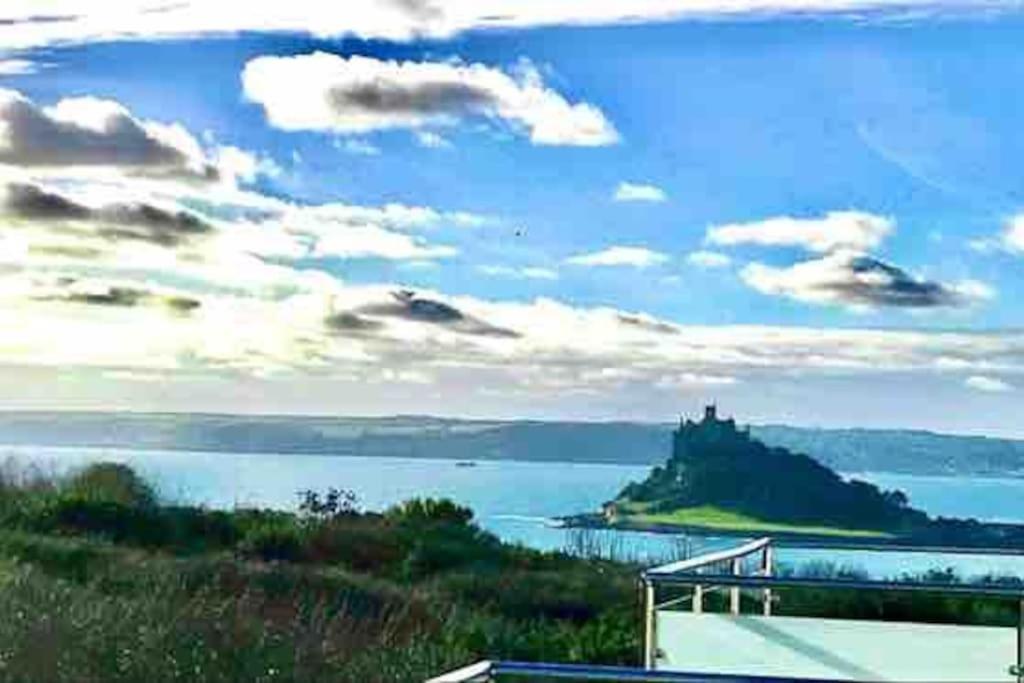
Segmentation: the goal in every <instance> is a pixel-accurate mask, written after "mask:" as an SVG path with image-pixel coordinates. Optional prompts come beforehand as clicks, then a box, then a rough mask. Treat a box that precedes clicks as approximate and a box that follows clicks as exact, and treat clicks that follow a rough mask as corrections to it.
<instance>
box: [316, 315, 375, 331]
mask: <svg viewBox="0 0 1024 683" xmlns="http://www.w3.org/2000/svg"><path fill="white" fill-rule="evenodd" d="M324 322H325V323H326V325H327V327H328V329H330V330H333V331H335V332H347V333H351V334H365V333H368V332H375V331H376V330H379V329H380V328H382V327H384V324H383V323H381V322H379V321H377V320H371V319H369V318H364V317H363V316H361V315H357V314H355V313H352V312H350V311H344V312H341V313H332V314H331V315H329V316H327V318H326V320H325V321H324Z"/></svg>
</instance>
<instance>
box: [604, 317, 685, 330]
mask: <svg viewBox="0 0 1024 683" xmlns="http://www.w3.org/2000/svg"><path fill="white" fill-rule="evenodd" d="M617 317H618V319H619V322H620V323H622V324H623V325H628V326H629V327H636V328H639V329H641V330H647V331H648V332H657V333H658V334H678V333H679V330H678V328H676V327H675V326H673V325H669V324H668V323H663V322H660V321H658V320H648V319H647V318H642V317H640V316H637V315H630V314H628V313H619V314H618V315H617Z"/></svg>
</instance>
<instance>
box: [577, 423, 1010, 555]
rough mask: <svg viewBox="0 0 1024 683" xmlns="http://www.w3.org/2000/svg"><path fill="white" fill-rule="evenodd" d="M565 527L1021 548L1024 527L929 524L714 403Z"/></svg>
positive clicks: (895, 497) (899, 498) (887, 495)
mask: <svg viewBox="0 0 1024 683" xmlns="http://www.w3.org/2000/svg"><path fill="white" fill-rule="evenodd" d="M564 521H565V522H566V523H567V524H568V525H570V526H598V527H605V528H620V529H634V530H645V531H664V532H672V533H678V532H679V531H687V532H697V533H716V534H736V535H754V534H771V535H773V536H775V537H777V538H781V539H785V538H787V537H792V538H795V539H800V540H804V541H807V540H827V541H829V542H844V541H845V542H860V543H864V542H870V543H905V544H915V545H945V546H949V545H961V546H971V547H1007V546H1018V547H1019V546H1021V545H1024V526H1021V525H1012V524H994V523H981V522H978V521H976V520H962V519H945V518H939V519H934V518H931V517H929V516H928V514H927V513H925V512H924V511H921V510H918V509H915V508H913V507H911V505H910V501H909V500H908V498H907V496H906V495H905V494H904V493H903V492H902V491H898V490H894V491H883V490H881V489H879V488H878V487H876V486H875V485H873V484H870V483H868V482H864V481H859V480H857V479H844V478H843V477H842V476H840V475H839V474H838V473H836V472H835V471H834V470H832V469H830V468H829V467H827V466H825V465H823V464H821V463H820V462H818V461H817V460H815V459H813V458H811V457H809V456H807V455H803V454H800V453H794V452H791V451H789V450H787V449H785V448H778V447H770V446H767V445H765V444H764V443H762V442H761V441H759V440H757V439H756V438H754V437H752V436H751V435H750V432H749V430H747V429H742V428H740V427H738V426H737V424H736V422H735V420H733V419H731V418H730V419H721V418H719V416H718V413H717V409H716V407H715V406H713V405H712V406H708V407H707V408H706V409H705V414H704V417H703V419H702V420H700V421H693V420H690V419H683V420H681V421H680V423H679V427H678V429H677V430H676V431H675V432H674V434H673V439H672V452H671V455H670V457H669V459H668V461H667V462H666V463H665V464H664V465H660V466H657V467H655V468H653V469H652V470H651V472H650V474H649V475H648V477H647V478H646V479H644V480H643V481H640V482H634V483H631V484H629V485H628V486H626V487H625V488H624V489H623V490H622V491H621V492H620V493H619V494H618V496H616V497H615V499H614V500H612V501H609V502H608V503H606V504H605V505H604V506H603V509H602V510H601V512H600V513H593V514H587V515H579V516H575V517H571V518H568V519H566V520H564Z"/></svg>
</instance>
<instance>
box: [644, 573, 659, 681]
mask: <svg viewBox="0 0 1024 683" xmlns="http://www.w3.org/2000/svg"><path fill="white" fill-rule="evenodd" d="M654 600H655V592H654V582H653V581H650V580H649V579H644V668H645V669H653V668H654V667H655V664H656V662H655V659H656V656H657V647H658V645H657V643H656V642H655V638H656V633H655V628H656V621H655V607H656V605H655V604H654Z"/></svg>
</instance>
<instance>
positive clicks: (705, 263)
mask: <svg viewBox="0 0 1024 683" xmlns="http://www.w3.org/2000/svg"><path fill="white" fill-rule="evenodd" d="M686 262H687V263H689V264H690V265H693V266H696V267H698V268H704V269H713V268H728V267H729V266H730V265H732V259H731V258H729V256H728V255H726V254H722V253H720V252H717V251H704V250H701V251H694V252H691V253H689V254H687V256H686Z"/></svg>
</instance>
